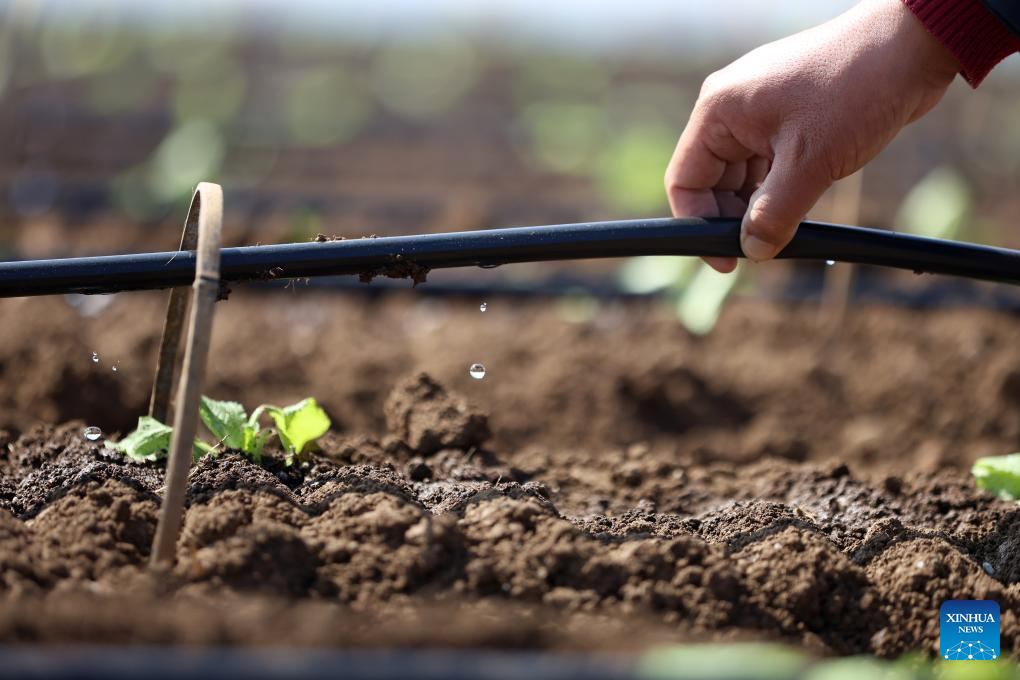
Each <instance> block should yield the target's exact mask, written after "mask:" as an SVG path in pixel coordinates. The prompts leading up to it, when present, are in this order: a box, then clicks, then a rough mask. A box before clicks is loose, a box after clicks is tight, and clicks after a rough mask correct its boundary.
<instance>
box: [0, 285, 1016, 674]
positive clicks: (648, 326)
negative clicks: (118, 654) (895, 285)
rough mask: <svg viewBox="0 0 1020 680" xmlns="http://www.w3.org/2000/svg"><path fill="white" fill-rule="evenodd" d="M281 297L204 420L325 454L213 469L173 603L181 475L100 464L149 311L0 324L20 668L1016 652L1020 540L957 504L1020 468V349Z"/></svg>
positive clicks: (224, 370)
mask: <svg viewBox="0 0 1020 680" xmlns="http://www.w3.org/2000/svg"><path fill="white" fill-rule="evenodd" d="M284 295H286V297H283V296H277V297H255V296H250V295H244V294H243V291H241V292H239V293H238V294H235V295H234V296H232V297H231V299H230V301H229V302H226V303H223V304H222V306H221V307H220V309H219V315H218V317H217V320H216V324H217V329H216V337H215V341H214V347H213V353H212V359H211V363H210V370H209V379H208V388H207V390H206V391H207V393H208V394H210V395H211V396H213V397H216V398H223V399H236V400H241V401H243V402H245V403H246V404H248V405H249V407H251V406H254V405H255V404H258V403H260V402H267V401H268V402H273V403H290V402H292V401H296V400H297V399H299V398H302V397H304V396H315V397H316V398H317V399H318V400H319V401H320V403H322V404H323V405H324V406H325V408H326V409H327V410H328V411H329V413H330V415H331V416H332V418H333V420H334V425H335V428H334V431H333V432H331V433H330V434H328V435H327V436H326V437H324V438H323V440H322V441H321V451H319V452H318V453H316V454H313V455H312V456H311V457H310V459H309V460H308V461H306V462H305V463H304V464H302V465H299V466H295V467H293V468H286V467H284V466H283V464H282V462H280V461H279V460H278V458H277V457H276V456H275V455H270V456H269V457H268V459H267V464H266V465H265V466H264V467H259V466H256V465H254V464H252V463H251V462H249V461H247V460H246V459H244V458H242V457H240V456H239V455H237V454H232V453H227V454H225V455H223V456H221V457H219V458H217V459H212V458H206V459H204V460H202V461H201V462H200V463H199V464H197V465H196V466H195V468H194V469H193V471H192V474H191V478H190V488H189V492H188V503H189V508H188V511H187V515H186V519H185V525H184V530H183V534H182V538H181V541H180V543H179V548H178V556H177V557H178V561H177V565H176V567H175V569H174V570H173V571H172V572H171V573H154V572H151V571H149V570H148V569H147V568H146V565H147V559H148V552H149V544H150V542H151V539H152V535H153V532H154V529H155V521H156V515H157V510H158V506H159V494H160V492H161V487H162V484H163V471H162V469H161V468H159V467H152V466H141V465H134V464H128V463H125V462H123V461H122V460H120V459H119V458H118V457H117V456H115V455H112V454H111V453H110V452H109V451H107V450H105V449H104V448H103V446H102V445H101V441H100V442H89V441H87V440H86V439H85V438H84V437H83V436H82V428H83V427H84V426H85V425H86V424H88V425H98V426H100V427H102V428H103V429H104V431H106V432H107V433H109V434H111V435H112V434H114V432H115V431H116V430H121V431H123V430H125V429H127V428H129V427H130V426H131V425H132V424H133V421H134V419H135V418H136V417H137V415H138V414H140V413H142V412H143V411H144V404H145V400H146V397H147V393H148V389H149V384H150V382H149V381H150V380H151V371H152V370H153V366H152V360H153V355H154V352H155V348H156V345H157V342H158V333H159V328H160V322H159V317H160V315H161V314H162V307H163V297H162V296H156V295H135V296H122V297H121V298H117V299H115V300H114V302H113V303H112V304H111V305H110V306H109V307H108V308H106V309H104V310H102V311H101V312H100V313H99V314H98V315H97V316H95V317H89V318H81V317H79V314H78V313H77V312H76V311H75V310H74V309H72V308H71V307H70V306H68V305H67V304H66V303H64V302H63V301H61V300H57V299H47V300H43V299H32V300H11V301H5V302H3V303H0V312H2V314H3V318H5V319H9V320H13V319H18V322H17V323H13V322H8V323H7V324H4V325H2V326H0V378H2V380H3V384H4V386H5V388H6V389H5V390H4V391H3V392H0V425H3V426H5V427H7V429H8V435H7V436H6V437H5V439H6V440H7V443H8V444H9V445H8V446H7V447H5V451H6V453H5V454H4V456H3V458H2V460H0V505H2V510H0V544H2V550H0V560H2V562H3V566H2V577H0V589H2V594H0V603H2V604H0V640H3V641H8V642H11V641H18V642H34V641H40V642H61V643H64V642H72V641H73V642H111V643H112V642H118V643H119V642H131V643H174V642H186V643H201V644H219V643H225V644H270V643H276V644H278V643H292V644H328V645H353V646H383V645H385V646H389V645H405V646H406V645H412V646H413V645H442V646H458V645H465V646H468V645H469V646H486V647H493V646H496V647H507V648H522V647H537V648H557V649H560V648H580V649H622V650H639V649H644V648H647V647H648V646H651V645H654V644H657V643H661V642H665V641H691V640H705V639H715V640H734V639H767V640H780V641H786V642H790V643H793V644H797V645H801V646H804V647H805V648H807V649H809V650H811V651H813V652H817V653H820V654H850V653H861V652H870V653H876V654H879V655H882V656H895V655H898V654H900V653H903V652H905V651H909V650H915V649H921V650H924V651H927V652H930V653H933V652H934V651H935V646H936V645H937V644H938V615H937V611H938V607H939V605H940V604H941V603H942V602H943V601H944V600H947V599H994V600H996V601H997V602H999V604H1000V606H1001V608H1002V612H1003V616H1002V644H1003V648H1004V649H1010V650H1013V651H1014V652H1017V651H1018V650H1020V622H1018V618H1017V613H1018V612H1020V585H1018V584H1020V559H1018V551H1020V510H1018V508H1017V506H1016V505H1015V504H1012V503H1006V502H1003V501H997V500H995V499H994V498H992V497H991V495H989V494H987V493H985V492H981V491H977V490H975V489H974V487H973V483H972V481H971V479H970V478H969V475H968V473H967V469H968V467H969V464H970V462H971V461H972V460H973V459H974V458H976V457H978V456H980V455H987V454H998V453H1007V452H1009V451H1012V450H1016V449H1018V448H1020V377H1018V376H1020V323H1018V322H1017V320H1016V319H1014V318H1011V317H1008V316H1003V315H999V314H995V313H991V312H983V311H976V310H956V311H941V312H937V313H933V312H929V313H918V312H907V311H902V310H893V309H863V310H857V311H855V312H854V313H853V314H852V316H851V318H850V319H848V322H847V325H846V327H845V329H844V332H843V333H842V334H841V336H840V337H839V338H838V339H837V341H836V342H835V343H831V344H827V343H826V342H825V338H824V336H823V334H822V333H821V331H820V325H819V324H818V323H817V319H816V316H817V314H816V313H817V310H816V309H815V308H813V307H805V308H791V307H781V306H776V305H773V304H767V303H762V302H756V301H752V300H745V301H737V302H736V303H735V304H733V305H732V306H730V307H729V308H728V309H727V311H726V313H725V314H724V317H723V319H722V321H721V324H720V326H719V328H718V329H717V330H716V331H715V332H714V333H713V334H711V335H710V336H708V337H706V338H694V337H691V336H689V335H687V334H686V333H685V332H684V331H683V330H682V329H681V328H680V327H679V326H678V325H677V324H676V322H675V321H674V320H673V319H671V318H670V317H669V313H668V311H667V310H664V309H660V308H658V307H656V306H654V305H628V306H619V307H617V306H609V307H603V308H602V309H601V310H600V312H599V313H598V314H597V315H596V316H595V317H594V319H593V320H592V321H591V322H589V323H584V324H576V323H569V322H567V321H565V320H564V319H563V318H561V317H560V316H559V314H558V313H557V307H556V305H550V304H538V303H535V304H524V303H510V302H504V301H489V305H488V311H487V312H485V313H481V312H479V311H478V302H474V303H471V304H467V303H457V304H454V303H449V302H441V301H436V300H422V299H418V298H411V297H408V298H395V299H388V300H383V301H378V300H377V301H375V302H372V303H369V302H364V301H358V300H355V299H351V298H337V297H327V296H319V295H313V294H310V293H308V292H305V291H301V290H300V289H299V290H298V291H297V292H295V293H293V294H291V293H286V294H284ZM93 351H95V352H97V353H98V355H99V361H98V362H93V361H92V360H91V354H92V352H93ZM474 362H481V363H484V364H485V366H486V368H487V375H486V377H485V379H484V380H477V381H476V380H472V379H471V378H470V377H469V376H468V371H467V368H468V366H469V365H470V364H472V363H474ZM114 366H117V371H113V367H114ZM47 421H48V422H61V421H71V422H68V423H67V424H66V425H61V426H52V425H46V424H41V425H40V424H38V423H40V422H42V423H45V422H47Z"/></svg>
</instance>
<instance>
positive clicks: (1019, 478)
mask: <svg viewBox="0 0 1020 680" xmlns="http://www.w3.org/2000/svg"><path fill="white" fill-rule="evenodd" d="M970 473H971V474H972V475H974V479H975V480H976V482H977V485H978V486H979V487H981V488H982V489H988V490H989V491H991V492H993V493H994V494H995V495H997V496H998V497H999V498H1001V499H1003V500H1007V501H1015V500H1020V453H1011V454H1009V455H1008V456H987V457H985V458H978V459H977V460H976V461H974V466H973V467H972V468H971V469H970Z"/></svg>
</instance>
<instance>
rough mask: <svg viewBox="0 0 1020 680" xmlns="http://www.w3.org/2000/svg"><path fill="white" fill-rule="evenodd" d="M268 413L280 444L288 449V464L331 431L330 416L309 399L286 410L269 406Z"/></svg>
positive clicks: (285, 408) (313, 400)
mask: <svg viewBox="0 0 1020 680" xmlns="http://www.w3.org/2000/svg"><path fill="white" fill-rule="evenodd" d="M266 411H267V412H268V413H269V415H270V416H271V417H272V418H273V422H274V423H276V431H277V432H278V433H279V435H280V442H281V443H282V444H283V446H284V448H285V449H287V462H288V463H291V462H293V460H294V456H297V455H300V454H301V453H302V451H304V448H305V446H306V445H307V444H308V443H309V442H311V441H314V440H316V439H318V438H319V437H321V436H322V435H324V434H326V432H327V431H328V430H329V425H330V422H329V416H327V415H326V412H325V411H323V410H322V408H321V407H320V406H319V405H318V404H316V403H315V399H313V398H311V397H309V398H308V399H303V400H302V401H299V402H298V403H296V404H291V405H290V406H287V407H284V408H282V409H281V408H277V407H276V406H267V407H266Z"/></svg>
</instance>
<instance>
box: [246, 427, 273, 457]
mask: <svg viewBox="0 0 1020 680" xmlns="http://www.w3.org/2000/svg"><path fill="white" fill-rule="evenodd" d="M270 434H272V432H271V431H270V430H263V431H261V432H259V426H258V424H257V423H256V425H255V426H254V427H251V426H248V425H246V426H245V428H244V445H243V446H242V447H241V450H242V451H244V452H245V453H246V454H248V455H249V456H251V459H252V460H253V461H255V462H256V463H261V462H262V449H264V448H265V446H266V440H267V439H269V435H270Z"/></svg>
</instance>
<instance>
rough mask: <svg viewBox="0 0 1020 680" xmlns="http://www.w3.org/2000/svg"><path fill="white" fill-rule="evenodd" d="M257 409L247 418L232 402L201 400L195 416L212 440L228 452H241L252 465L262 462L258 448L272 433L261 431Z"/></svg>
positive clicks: (242, 410)
mask: <svg viewBox="0 0 1020 680" xmlns="http://www.w3.org/2000/svg"><path fill="white" fill-rule="evenodd" d="M258 414H259V409H255V413H253V414H252V417H251V418H249V417H248V414H247V413H245V411H244V406H242V405H241V404H239V403H237V402H236V401H216V400H214V399H210V398H209V397H202V401H201V403H200V404H199V406H198V415H199V417H200V418H202V422H203V423H205V426H206V427H207V428H209V431H210V432H212V433H213V435H215V437H216V438H217V439H218V440H220V441H221V442H223V445H224V446H225V447H227V448H228V449H236V450H237V451H242V452H244V453H245V454H246V455H247V456H249V457H250V458H251V459H252V460H254V461H255V462H256V463H259V462H261V461H262V449H263V448H265V445H266V440H268V439H269V436H270V435H271V434H272V432H271V431H270V430H261V428H260V427H259V419H258Z"/></svg>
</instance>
